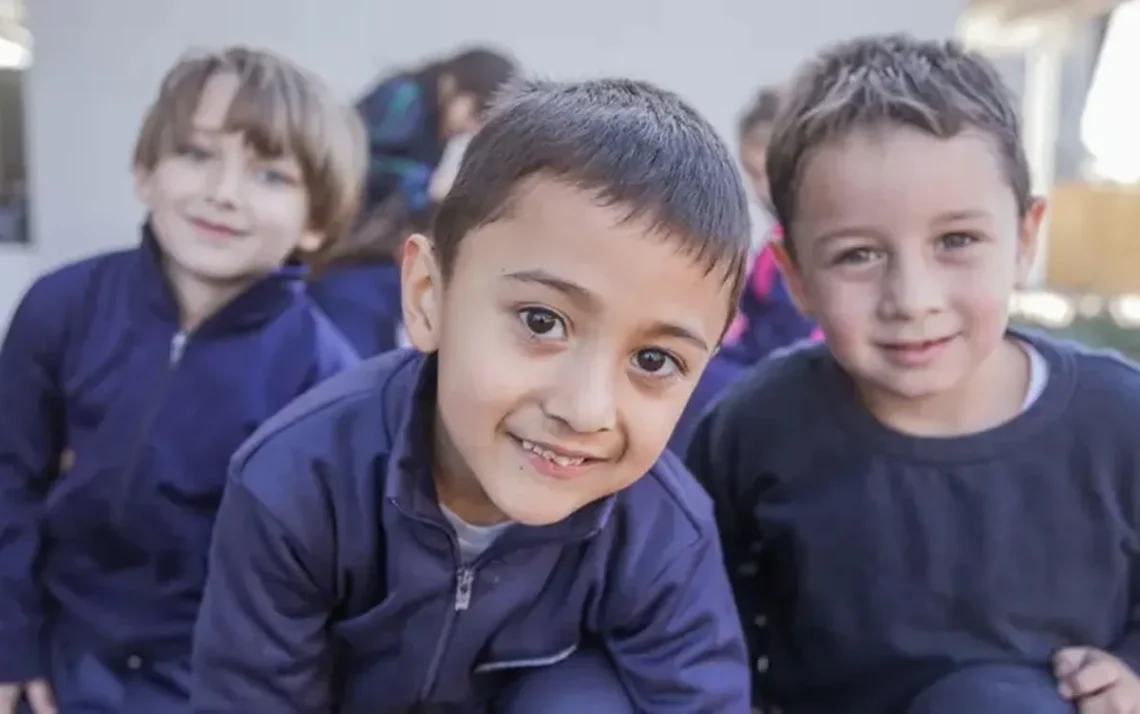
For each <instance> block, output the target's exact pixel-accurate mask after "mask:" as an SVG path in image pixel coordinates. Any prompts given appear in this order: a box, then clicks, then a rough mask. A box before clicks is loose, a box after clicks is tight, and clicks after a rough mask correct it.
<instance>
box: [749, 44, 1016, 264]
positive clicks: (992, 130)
mask: <svg viewBox="0 0 1140 714" xmlns="http://www.w3.org/2000/svg"><path fill="white" fill-rule="evenodd" d="M891 125H895V126H905V127H910V128H912V129H917V130H919V131H922V132H925V133H927V134H930V135H933V136H936V137H938V138H942V139H949V138H951V137H954V136H957V135H959V134H961V133H962V132H963V131H971V130H972V131H977V132H980V133H983V134H985V135H986V136H988V137H990V138H991V139H992V140H993V142H994V144H995V148H996V149H997V151H998V153H999V156H1000V157H1001V161H1002V163H1003V168H1004V170H1005V172H1006V178H1007V180H1008V181H1009V185H1010V188H1011V189H1012V190H1013V194H1014V196H1015V198H1016V200H1017V206H1018V210H1019V211H1020V213H1021V215H1025V213H1026V212H1027V211H1028V210H1029V208H1030V205H1031V204H1032V195H1031V190H1032V189H1031V185H1030V176H1029V164H1028V162H1027V161H1026V158H1025V150H1024V148H1023V147H1022V143H1021V122H1020V120H1019V119H1018V115H1017V110H1016V108H1015V102H1014V99H1013V96H1012V94H1011V93H1010V91H1009V89H1008V87H1006V85H1005V84H1004V83H1003V82H1002V80H1001V77H1000V76H999V75H998V72H997V70H996V69H995V68H994V66H993V65H992V64H991V63H990V62H989V61H988V60H987V59H985V58H984V57H982V56H981V55H979V54H977V53H975V52H971V51H968V50H966V49H964V48H963V47H962V46H961V45H960V44H958V43H957V42H952V41H926V40H918V39H915V38H913V37H910V36H907V35H898V34H895V35H877V36H869V37H862V38H858V39H855V40H851V41H848V42H844V43H841V44H838V45H835V46H834V47H832V48H830V49H828V50H825V51H824V52H823V53H821V54H820V55H819V56H817V57H816V58H815V59H813V60H810V61H809V62H808V63H807V64H805V65H804V66H803V67H802V68H801V69H800V70H799V72H798V73H797V74H796V75H795V78H794V80H793V82H792V84H791V87H790V90H789V93H788V95H787V96H786V97H785V105H784V107H782V109H781V111H780V115H779V116H778V117H777V120H776V126H775V128H774V130H773V134H772V140H771V143H770V144H769V148H768V165H767V168H768V180H769V182H770V185H771V195H772V205H773V207H774V208H775V211H776V216H777V217H778V219H779V220H780V223H781V224H782V225H783V226H784V230H785V235H786V240H787V245H788V249H789V251H792V250H793V248H794V245H793V243H794V241H793V238H794V228H793V226H794V221H793V218H794V217H795V210H796V198H797V191H798V188H799V183H800V179H801V178H802V174H803V169H804V166H805V165H806V164H807V162H808V161H809V160H810V159H811V155H812V153H813V151H814V150H815V149H817V148H819V147H820V146H822V145H824V144H828V143H831V142H833V141H836V140H837V139H841V138H843V137H844V136H846V135H848V134H850V133H851V132H852V131H855V130H858V129H863V128H868V127H879V126H891Z"/></svg>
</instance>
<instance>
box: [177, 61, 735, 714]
mask: <svg viewBox="0 0 1140 714" xmlns="http://www.w3.org/2000/svg"><path fill="white" fill-rule="evenodd" d="M748 239H749V223H748V209H747V202H746V199H745V196H744V191H743V187H742V185H741V182H740V179H739V177H738V175H737V173H736V171H735V169H734V167H733V164H732V160H731V158H730V156H729V155H728V152H727V150H726V148H725V147H724V146H723V144H722V143H721V142H720V140H719V139H718V138H717V137H716V135H715V133H714V131H713V129H712V128H711V127H710V126H709V125H708V124H707V123H706V122H705V121H704V120H703V119H701V118H700V117H699V116H698V115H697V114H696V113H694V112H693V111H692V110H691V109H690V108H689V107H687V106H686V105H684V104H683V103H682V102H681V101H680V100H678V99H677V98H676V97H674V96H673V95H671V94H668V93H666V92H663V91H661V90H658V89H655V88H653V87H651V86H649V85H646V84H642V83H638V82H633V81H626V80H606V81H593V82H584V83H577V84H534V85H528V86H525V87H521V88H517V89H516V91H514V92H512V94H511V95H510V98H508V99H507V100H505V101H504V102H503V104H502V105H501V106H499V107H498V108H497V110H496V111H495V113H494V114H493V115H492V117H491V119H490V120H489V122H488V124H487V125H486V126H485V127H484V128H483V129H482V130H481V131H480V132H479V133H478V134H477V135H476V136H475V138H474V139H473V140H472V143H471V145H470V147H469V149H468V151H467V153H466V155H465V157H464V160H463V164H462V167H461V168H460V170H459V174H458V177H457V179H456V182H455V184H454V186H453V188H452V190H451V191H450V192H449V193H448V195H447V197H446V198H445V200H444V201H443V203H442V204H441V206H440V208H439V211H438V213H437V216H436V220H435V224H434V228H433V235H432V238H431V239H428V238H426V237H424V236H422V235H416V236H413V237H412V238H411V239H409V241H408V243H407V244H406V245H405V247H404V259H403V274H402V290H403V295H402V298H403V299H402V305H403V314H404V322H405V325H406V326H407V332H408V335H409V338H410V340H411V341H412V343H413V344H414V345H415V347H417V348H418V350H419V351H418V352H412V351H406V350H405V351H400V350H397V351H394V352H390V353H388V354H386V355H382V356H380V357H377V358H374V359H372V360H369V361H367V362H365V363H364V364H363V365H362V366H361V367H359V368H357V369H355V370H352V371H350V372H348V373H347V374H344V375H341V376H340V377H337V378H335V379H333V380H330V381H328V382H326V383H325V384H324V385H322V386H321V387H320V388H318V389H316V390H314V391H313V392H311V393H310V394H308V395H306V396H305V397H304V398H302V399H301V400H299V401H298V402H297V403H296V404H294V405H292V406H291V407H289V408H287V409H286V410H285V411H284V412H282V413H281V414H279V415H277V417H275V418H274V419H272V420H271V421H270V422H269V423H268V424H266V425H265V426H264V427H263V428H262V429H261V430H260V431H259V433H258V434H257V435H255V436H254V437H253V438H252V439H251V440H250V441H249V442H247V443H246V445H245V446H244V447H243V448H242V449H241V451H240V452H239V453H238V455H237V456H236V457H235V459H234V462H233V466H232V471H231V473H232V477H231V483H230V487H229V488H228V489H227V492H226V496H225V499H224V502H223V504H222V508H221V512H220V514H219V518H218V526H217V530H216V532H215V535H214V546H213V550H212V552H211V561H210V576H209V579H208V582H207V586H206V594H205V598H204V600H203V604H202V611H201V615H200V617H199V620H198V627H197V630H196V641H195V650H194V669H195V677H196V679H195V685H194V700H193V701H194V710H195V711H196V712H200V713H202V714H207V713H208V714H222V713H223V712H224V713H232V714H238V713H241V714H245V713H246V712H258V714H328V712H340V713H342V714H370V713H371V712H375V711H378V710H383V711H422V710H428V711H455V712H467V711H484V707H486V706H492V707H494V711H505V712H519V713H523V712H527V713H529V712H544V713H547V714H557V713H558V712H581V711H583V710H588V711H591V712H596V713H598V714H611V713H616V712H629V711H638V712H654V713H655V714H666V713H668V712H676V713H677V714H682V713H684V714H691V713H692V712H710V713H711V712H716V713H717V714H720V713H724V714H737V713H747V712H748V710H749V673H748V665H747V661H746V648H745V646H744V641H743V633H742V632H741V628H740V623H739V619H738V615H737V613H736V609H735V607H734V605H733V601H732V593H731V591H730V588H729V584H728V577H727V575H726V573H725V571H724V565H723V561H722V557H721V552H720V545H719V542H718V538H717V535H716V530H715V527H714V521H713V512H712V506H711V503H710V502H709V499H708V497H707V495H705V494H704V493H703V492H702V491H701V488H700V486H699V484H697V483H696V482H695V481H694V480H693V478H692V477H691V475H690V474H689V473H688V472H687V471H686V470H685V469H684V467H683V466H682V465H681V463H680V461H679V460H678V459H677V458H675V457H673V456H671V455H668V454H666V455H662V449H663V448H664V446H665V442H666V440H667V439H668V437H669V433H670V431H671V430H672V428H673V424H674V423H675V422H676V420H677V416H678V415H679V414H680V413H681V410H682V408H683V407H684V405H685V401H686V399H687V398H688V396H689V393H690V392H691V391H692V389H693V385H694V384H695V383H696V381H697V379H698V377H699V376H700V373H701V370H702V369H704V367H705V365H706V364H707V362H708V360H709V358H710V356H711V355H712V353H713V351H714V350H715V348H716V345H717V343H718V341H719V340H720V337H721V335H722V334H723V332H724V330H725V327H726V326H727V324H728V321H729V319H730V318H731V315H732V308H733V306H734V305H735V300H736V297H737V295H738V292H739V289H740V282H741V273H742V265H743V263H744V261H745V259H746V256H747V254H748ZM659 457H660V458H659ZM383 707H388V708H387V709H384V708H383ZM425 707H426V709H424V708H425Z"/></svg>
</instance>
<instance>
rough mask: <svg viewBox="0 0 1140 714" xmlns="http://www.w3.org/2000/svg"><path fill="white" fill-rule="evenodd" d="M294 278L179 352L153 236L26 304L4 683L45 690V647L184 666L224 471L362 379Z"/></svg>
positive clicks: (6, 372)
mask: <svg viewBox="0 0 1140 714" xmlns="http://www.w3.org/2000/svg"><path fill="white" fill-rule="evenodd" d="M302 272H303V271H302V270H301V269H300V268H299V267H287V268H284V269H282V270H281V271H280V272H279V273H277V274H274V275H272V276H270V277H267V278H265V279H263V280H262V281H260V282H259V283H257V284H256V285H254V286H252V287H251V288H250V289H249V290H247V291H246V292H245V293H244V294H242V295H240V296H239V297H237V298H236V299H235V300H234V301H233V302H232V303H230V304H229V305H228V306H227V307H225V308H223V309H222V310H221V311H220V312H219V313H218V314H217V315H216V316H214V317H213V318H211V319H210V320H208V321H206V322H205V323H203V324H202V325H201V327H200V328H198V329H197V330H195V331H194V332H193V333H190V334H187V333H183V332H180V331H179V328H178V308H177V306H176V304H175V301H174V298H173V295H172V294H171V293H170V291H169V289H168V287H167V283H166V281H165V278H164V275H163V272H162V270H161V269H160V259H159V256H158V250H157V247H156V244H155V242H154V239H153V237H152V236H150V235H149V233H146V234H145V238H144V241H143V244H142V246H141V247H140V248H137V249H134V250H127V251H123V252H117V253H111V254H107V255H102V256H99V257H96V258H92V259H89V260H85V261H82V262H79V263H75V264H72V265H69V266H66V267H64V268H61V269H59V270H57V271H55V272H53V273H51V274H48V275H46V276H44V277H42V278H40V279H39V280H37V281H36V283H35V284H34V285H33V286H32V287H31V288H30V289H29V290H28V292H27V294H26V295H25V297H24V299H23V301H22V303H21V304H20V306H19V308H18V309H17V310H16V313H15V316H14V317H13V319H12V322H11V326H10V328H9V332H8V335H7V337H6V339H5V341H4V344H3V348H2V349H0V404H3V409H2V410H0V682H13V681H24V680H26V679H29V678H31V677H34V676H38V675H40V674H42V673H43V672H42V669H41V665H42V659H43V658H42V656H41V649H42V648H43V647H44V645H45V643H46V641H47V639H48V638H49V637H53V636H54V637H63V638H65V639H66V640H67V641H68V642H69V645H70V646H72V647H77V648H84V649H86V650H88V651H90V652H93V653H95V654H99V655H101V656H105V657H109V658H119V657H123V658H125V657H127V656H130V655H136V656H141V657H144V658H146V657H149V658H179V657H188V656H189V652H190V635H191V632H192V630H193V622H194V618H195V615H196V613H197V608H198V602H199V600H200V598H201V594H202V588H203V585H204V581H205V567H206V556H207V552H208V545H209V540H210V531H211V528H212V527H213V522H214V514H215V512H216V510H217V507H218V504H219V502H220V500H221V491H222V487H223V485H224V484H225V481H226V466H227V464H228V461H229V458H230V456H231V455H232V454H233V452H234V451H235V450H236V449H237V447H238V446H239V445H240V444H241V442H242V441H243V440H245V439H246V438H247V437H248V436H249V435H250V434H252V433H253V431H254V430H255V429H256V428H257V427H258V426H259V425H260V424H261V423H262V422H263V421H264V420H265V419H266V418H268V417H269V416H270V415H272V414H273V413H274V412H276V411H278V410H279V409H280V408H281V407H283V406H285V405H286V404H287V403H288V402H290V401H292V400H293V399H294V398H295V397H297V396H298V395H299V394H301V393H302V392H304V391H306V390H307V389H308V388H309V387H311V386H312V385H314V384H316V383H317V382H319V381H321V380H322V379H323V378H325V377H327V376H329V375H331V374H333V373H335V372H338V371H340V370H341V369H342V368H344V367H346V366H348V365H349V364H352V363H354V362H355V361H356V358H355V353H353V351H352V349H351V347H350V346H349V345H348V344H347V342H346V341H345V340H344V338H343V337H341V336H340V334H339V333H338V332H337V331H336V330H335V328H333V327H332V325H331V323H329V322H328V320H327V319H326V318H325V317H324V316H323V315H321V314H320V313H319V312H318V311H317V310H316V309H315V308H314V307H313V306H312V305H311V304H310V303H309V301H308V298H307V297H306V294H305V290H304V286H303V283H302V278H303V275H302ZM49 631H50V634H49Z"/></svg>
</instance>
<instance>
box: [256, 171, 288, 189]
mask: <svg viewBox="0 0 1140 714" xmlns="http://www.w3.org/2000/svg"><path fill="white" fill-rule="evenodd" d="M257 179H258V180H259V181H261V182H262V183H267V184H272V185H280V184H291V183H293V179H292V177H290V176H288V175H286V174H285V173H283V172H281V171H276V170H273V169H263V170H260V171H258V172H257Z"/></svg>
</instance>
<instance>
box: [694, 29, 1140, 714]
mask: <svg viewBox="0 0 1140 714" xmlns="http://www.w3.org/2000/svg"><path fill="white" fill-rule="evenodd" d="M787 102H788V103H787V106H786V107H785V108H784V110H782V113H781V116H780V118H779V119H778V121H777V125H776V128H775V131H774V134H773V137H772V142H771V148H770V149H769V154H768V175H769V177H770V183H771V190H772V202H773V205H774V207H775V210H776V213H777V214H778V217H779V220H780V222H781V224H782V225H783V227H784V232H785V238H784V241H783V243H782V244H781V248H782V250H781V253H780V254H779V255H780V258H781V260H782V262H783V266H782V267H783V268H784V270H785V272H786V274H787V275H788V277H789V286H790V288H791V290H792V292H793V294H794V296H795V297H796V300H797V302H798V304H799V305H800V306H801V308H802V309H803V310H804V311H805V312H806V313H807V314H809V315H810V316H812V317H814V318H816V319H818V320H819V323H820V325H821V326H822V328H823V331H824V333H825V334H826V337H827V344H826V345H816V346H809V347H805V348H801V349H797V350H794V351H792V352H790V353H787V354H785V355H783V356H782V357H778V358H773V359H771V360H770V361H768V362H767V363H765V364H762V365H761V366H759V367H758V368H756V369H755V370H754V371H753V373H752V374H750V375H748V376H746V377H745V378H744V379H743V380H742V381H741V382H739V383H738V385H737V389H736V390H735V391H734V392H733V393H732V394H731V395H729V396H728V397H727V398H726V399H725V400H724V401H723V402H722V403H720V404H719V405H718V406H717V407H716V408H715V409H714V410H713V411H712V412H711V413H710V414H709V415H708V416H707V417H706V418H705V420H704V421H703V422H702V424H701V426H700V427H699V428H698V430H697V435H696V436H695V438H694V441H693V444H692V447H691V449H690V454H689V465H690V468H691V469H693V471H694V473H695V474H696V475H697V477H698V479H700V480H701V481H702V482H703V483H704V485H705V486H706V487H707V489H708V490H709V491H710V492H711V493H712V495H713V498H714V501H715V503H716V508H717V514H718V525H719V526H720V529H721V533H722V536H723V542H724V544H725V551H726V559H727V561H728V563H729V566H730V569H731V572H733V573H735V574H738V575H737V581H736V582H735V583H734V585H735V589H736V592H737V598H738V604H739V605H740V607H741V610H742V615H743V616H744V617H745V618H746V619H747V620H748V621H749V623H750V625H751V621H752V620H753V618H756V617H761V616H762V617H764V618H766V621H767V627H766V628H765V630H764V633H763V634H764V637H763V641H762V643H758V644H757V646H756V647H755V648H754V653H753V654H754V655H755V656H758V655H760V654H765V655H766V656H767V658H768V659H767V664H768V669H767V673H766V675H765V676H764V677H763V680H762V687H761V689H762V691H763V693H765V694H766V695H768V699H769V700H770V702H771V703H774V704H775V705H777V706H778V707H779V708H780V710H782V711H783V712H785V714H815V713H817V712H818V713H820V714H823V713H827V714H832V713H833V712H844V714H848V713H850V714H894V713H896V712H905V713H906V714H948V713H950V712H954V713H956V714H960V713H962V712H970V714H991V713H993V714H998V713H1001V714H1021V713H1025V714H1030V713H1032V714H1042V713H1046V714H1047V713H1050V712H1057V713H1058V714H1060V713H1061V712H1072V711H1073V708H1074V705H1076V707H1077V709H1078V710H1079V711H1080V712H1082V713H1085V714H1092V713H1093V712H1097V713H1099V712H1121V713H1123V712H1130V711H1136V707H1137V706H1140V682H1138V680H1137V677H1136V675H1135V674H1134V669H1135V667H1136V666H1137V664H1140V629H1138V628H1137V623H1136V621H1135V609H1136V605H1137V603H1138V600H1137V592H1136V583H1137V582H1138V581H1137V574H1138V572H1140V571H1138V569H1137V566H1138V563H1137V552H1138V545H1137V543H1138V542H1140V537H1138V534H1140V489H1137V487H1136V484H1137V483H1138V482H1140V479H1138V476H1140V453H1138V452H1137V442H1136V438H1135V437H1136V434H1135V430H1136V426H1135V425H1136V423H1137V422H1138V421H1140V372H1137V370H1136V368H1135V367H1134V366H1133V365H1131V364H1128V363H1126V362H1124V361H1122V360H1121V359H1119V358H1117V357H1115V356H1112V355H1108V354H1105V353H1099V352H1091V351H1088V350H1085V349H1082V348H1080V347H1077V346H1074V345H1071V344H1067V343H1064V344H1063V343H1059V342H1057V341H1054V340H1051V339H1048V338H1045V337H1041V336H1036V335H1030V334H1025V333H1022V332H1020V331H1015V330H1012V329H1011V328H1010V327H1009V324H1008V304H1009V298H1010V295H1011V293H1012V292H1013V290H1014V288H1015V286H1016V285H1017V284H1018V283H1019V282H1020V281H1021V280H1023V279H1024V278H1025V276H1026V275H1027V273H1028V271H1029V268H1030V266H1031V264H1032V263H1033V259H1034V255H1035V252H1036V244H1037V230H1038V226H1039V224H1040V220H1041V215H1042V212H1043V210H1044V206H1043V204H1042V203H1041V202H1040V201H1037V200H1034V198H1033V197H1032V196H1031V194H1030V180H1029V171H1028V168H1027V165H1026V160H1025V155H1024V153H1023V150H1022V145H1021V136H1020V127H1019V123H1018V119H1017V115H1016V112H1015V110H1014V105H1013V102H1012V100H1011V98H1010V95H1009V93H1008V92H1007V90H1006V89H1005V87H1004V86H1003V85H1002V83H1001V80H1000V79H999V77H998V75H997V73H996V72H995V71H994V69H993V68H992V67H991V66H990V65H989V63H988V62H987V61H986V60H984V59H982V58H981V57H979V56H977V55H975V54H973V53H970V52H967V51H965V50H963V49H962V48H960V47H959V46H957V45H956V44H953V43H946V42H923V41H918V40H914V39H911V38H907V37H902V36H890V37H870V38H863V39H859V40H855V41H852V42H849V43H846V44H843V45H840V46H837V47H835V48H832V49H830V50H828V51H826V52H824V53H823V54H822V55H821V56H819V57H818V58H816V59H815V60H813V61H812V62H810V63H809V64H808V65H807V66H806V67H805V68H804V69H803V70H802V71H801V72H800V73H799V74H798V76H797V78H796V80H795V81H794V82H793V84H792V86H791V89H790V92H789V95H788V98H787ZM757 546H759V548H757Z"/></svg>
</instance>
